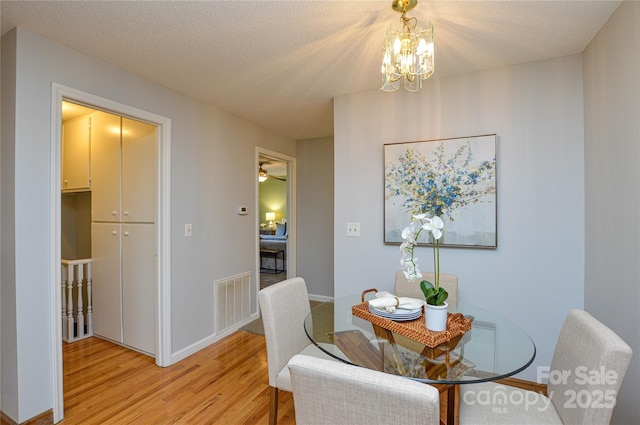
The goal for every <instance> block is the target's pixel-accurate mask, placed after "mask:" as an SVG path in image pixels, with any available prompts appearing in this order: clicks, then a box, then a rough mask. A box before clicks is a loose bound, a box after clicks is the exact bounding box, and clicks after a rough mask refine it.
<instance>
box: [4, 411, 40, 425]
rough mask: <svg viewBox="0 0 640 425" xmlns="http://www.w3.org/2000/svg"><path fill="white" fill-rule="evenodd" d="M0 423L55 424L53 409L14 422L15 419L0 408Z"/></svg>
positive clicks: (25, 424)
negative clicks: (25, 419) (22, 420)
mask: <svg viewBox="0 0 640 425" xmlns="http://www.w3.org/2000/svg"><path fill="white" fill-rule="evenodd" d="M0 425H53V410H51V409H49V410H47V411H46V412H43V413H40V414H39V415H38V416H34V417H33V418H31V419H29V420H27V421H24V422H22V423H20V424H18V423H17V422H14V421H13V419H11V418H10V417H8V416H7V415H5V413H4V412H3V411H2V410H0Z"/></svg>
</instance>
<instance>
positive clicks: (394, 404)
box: [289, 355, 440, 425]
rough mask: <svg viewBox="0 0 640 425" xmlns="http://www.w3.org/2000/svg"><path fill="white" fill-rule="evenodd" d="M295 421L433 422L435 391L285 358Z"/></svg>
mask: <svg viewBox="0 0 640 425" xmlns="http://www.w3.org/2000/svg"><path fill="white" fill-rule="evenodd" d="M289 370H290V373H291V384H292V386H293V403H294V407H295V414H296V424H298V425H327V424H331V425H341V424H344V425H359V424H362V425H374V424H375V425H387V424H388V425H403V424H406V425H414V424H424V425H437V424H439V423H440V407H439V394H438V390H437V389H436V388H435V387H432V386H431V385H426V384H423V383H420V382H417V381H412V380H410V379H408V378H402V377H400V376H396V375H391V374H388V373H384V372H378V371H375V370H371V369H366V368H362V367H357V366H351V365H347V364H344V363H335V362H330V361H327V360H323V359H315V358H313V357H309V356H304V355H296V356H293V358H292V359H291V360H290V361H289Z"/></svg>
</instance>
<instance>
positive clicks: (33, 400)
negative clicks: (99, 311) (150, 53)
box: [2, 29, 295, 422]
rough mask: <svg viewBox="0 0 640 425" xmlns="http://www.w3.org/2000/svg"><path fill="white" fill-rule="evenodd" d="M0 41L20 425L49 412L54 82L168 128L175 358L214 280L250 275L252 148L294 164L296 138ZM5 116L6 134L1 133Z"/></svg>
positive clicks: (6, 307) (5, 246)
mask: <svg viewBox="0 0 640 425" xmlns="http://www.w3.org/2000/svg"><path fill="white" fill-rule="evenodd" d="M2 41H3V46H2V47H3V49H2V54H3V58H2V65H3V80H2V83H3V84H2V101H3V105H2V106H3V107H2V114H3V115H2V117H3V129H2V131H3V133H2V172H3V176H2V219H3V220H2V232H3V240H2V260H3V269H2V303H3V304H2V315H3V316H2V319H3V322H2V328H3V333H2V350H3V353H2V371H3V379H2V402H3V406H2V408H3V412H5V413H6V414H8V415H9V416H10V417H11V418H12V419H13V420H15V421H17V422H23V421H25V420H27V419H29V418H31V417H33V416H35V415H37V414H40V413H42V412H44V411H46V410H49V409H51V408H52V406H53V404H52V399H51V379H52V375H53V372H52V367H53V365H52V364H51V353H50V349H51V342H50V340H51V338H52V335H51V326H50V317H51V311H50V302H51V300H50V288H48V282H49V276H50V275H51V273H52V270H51V267H50V264H49V255H50V253H49V241H50V235H51V234H53V231H52V229H51V228H50V226H49V208H50V206H49V202H48V200H49V190H50V181H49V180H50V162H51V158H50V155H51V141H52V135H51V134H50V133H51V116H52V112H51V93H52V83H53V82H57V83H60V84H62V85H65V86H69V87H73V88H75V89H78V90H81V91H85V92H88V93H91V94H94V95H96V96H100V97H103V98H107V99H110V100H112V101H115V102H119V103H123V104H127V105H130V106H132V107H135V108H138V109H142V110H145V111H148V112H151V113H154V114H157V115H160V116H164V117H168V118H170V119H171V120H172V151H171V167H172V180H171V192H172V196H171V229H172V230H171V232H172V234H171V240H172V246H171V270H172V276H171V289H172V290H171V295H172V301H171V311H172V317H171V331H172V347H171V348H172V352H173V353H175V352H176V351H179V350H181V349H184V348H185V347H189V346H190V345H192V344H196V343H198V342H199V341H202V340H205V339H207V338H209V337H210V336H212V335H213V333H214V324H213V319H214V310H213V306H214V291H213V282H214V281H215V280H216V279H220V278H224V277H227V276H231V275H235V274H238V273H242V272H245V271H251V272H252V275H253V271H254V270H255V267H256V255H255V253H256V252H257V250H256V249H255V222H256V221H255V220H256V218H255V216H254V215H252V213H251V212H252V211H255V209H256V207H257V206H256V205H255V180H256V177H255V174H256V169H255V148H256V146H261V147H265V148H268V149H270V150H273V151H277V152H281V153H283V154H287V155H291V156H295V141H293V140H290V139H287V138H284V137H281V136H278V135H276V134H273V133H271V132H269V131H266V130H265V129H262V128H259V127H257V126H255V125H253V124H251V123H249V122H247V121H245V120H243V119H240V118H238V117H235V116H233V115H230V114H228V113H225V112H223V111H220V110H218V109H216V108H213V107H210V106H206V105H204V104H202V103H200V102H196V101H194V100H192V99H189V98H187V97H185V96H182V95H179V94H177V93H175V92H172V91H170V90H167V89H165V88H163V87H161V86H159V85H156V84H154V83H151V82H149V81H146V80H143V79H141V78H139V77H137V76H135V75H132V74H129V73H127V72H124V71H122V70H120V69H118V68H115V67H113V66H111V65H108V64H106V63H103V62H101V61H98V60H96V59H93V58H91V57H88V56H85V55H83V54H80V53H78V52H74V51H72V50H69V49H67V48H64V47H62V46H60V45H58V44H55V43H53V42H50V41H48V40H45V39H42V38H40V37H38V36H36V35H34V34H31V33H29V32H26V31H24V30H21V29H18V30H17V32H10V33H8V34H7V35H6V36H5V37H3V40H2ZM16 58H17V59H16ZM12 61H15V64H16V66H17V76H16V78H13V81H11V79H10V78H6V79H5V73H4V71H5V65H7V67H8V68H9V70H10V66H9V65H11V62H12ZM14 89H15V93H17V99H16V100H15V102H14V101H13V100H12V99H11V93H12V92H13V90H14ZM14 112H15V137H13V135H12V134H11V133H12V132H11V129H10V128H7V129H5V125H4V124H5V119H8V120H11V118H12V114H13V113H14ZM5 136H7V137H5ZM14 166H15V168H14ZM14 171H15V172H14ZM14 191H15V192H14ZM14 193H15V199H13V195H14ZM240 205H246V206H249V209H250V215H247V216H240V215H238V214H237V207H238V206H240ZM5 212H6V214H5ZM14 215H15V223H13V220H14V218H13V216H14ZM184 223H192V224H193V237H191V238H184V235H183V232H184V230H183V229H184ZM14 224H15V226H14ZM7 229H9V230H10V231H8V232H6V233H5V230H7ZM14 234H15V243H14V240H13V235H14ZM14 259H15V261H14ZM13 264H15V269H14V268H13ZM14 270H15V276H13V271H14ZM253 282H254V285H255V282H256V279H255V277H254V279H253ZM5 297H6V298H5ZM253 311H254V312H255V311H257V305H256V302H255V300H254V303H253ZM5 320H6V321H5ZM14 331H15V334H13V332H14ZM18 358H19V359H20V361H19V362H18V361H17V359H18ZM5 371H6V372H9V373H8V376H7V377H6V378H7V379H5V373H4V372H5ZM16 371H17V376H16V375H15V374H16Z"/></svg>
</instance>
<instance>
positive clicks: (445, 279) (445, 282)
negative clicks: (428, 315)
mask: <svg viewBox="0 0 640 425" xmlns="http://www.w3.org/2000/svg"><path fill="white" fill-rule="evenodd" d="M422 280H428V281H429V282H431V283H434V282H435V274H434V273H431V272H422V278H419V279H416V280H415V281H414V282H410V281H409V280H408V279H407V278H406V276H405V275H404V272H403V271H402V270H398V271H397V272H396V283H395V288H394V293H395V295H397V296H399V297H411V298H420V299H424V294H423V293H422V290H421V289H420V282H421V281H422ZM440 286H442V287H443V288H444V289H446V291H447V292H448V293H449V297H448V298H447V303H448V304H449V307H451V308H456V307H457V306H458V276H456V275H454V274H446V273H440Z"/></svg>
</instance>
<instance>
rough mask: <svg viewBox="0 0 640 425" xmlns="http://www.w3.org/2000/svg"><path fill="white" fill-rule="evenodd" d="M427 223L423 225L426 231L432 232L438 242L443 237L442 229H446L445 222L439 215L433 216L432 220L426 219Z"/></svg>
mask: <svg viewBox="0 0 640 425" xmlns="http://www.w3.org/2000/svg"><path fill="white" fill-rule="evenodd" d="M425 221H426V222H425V223H424V224H423V225H422V228H423V229H424V230H427V231H429V232H431V234H432V235H433V239H435V240H438V239H440V238H441V237H442V230H441V229H442V228H443V227H444V222H443V221H442V219H441V218H440V217H438V216H437V215H435V216H433V218H431V219H428V218H427V219H425Z"/></svg>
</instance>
